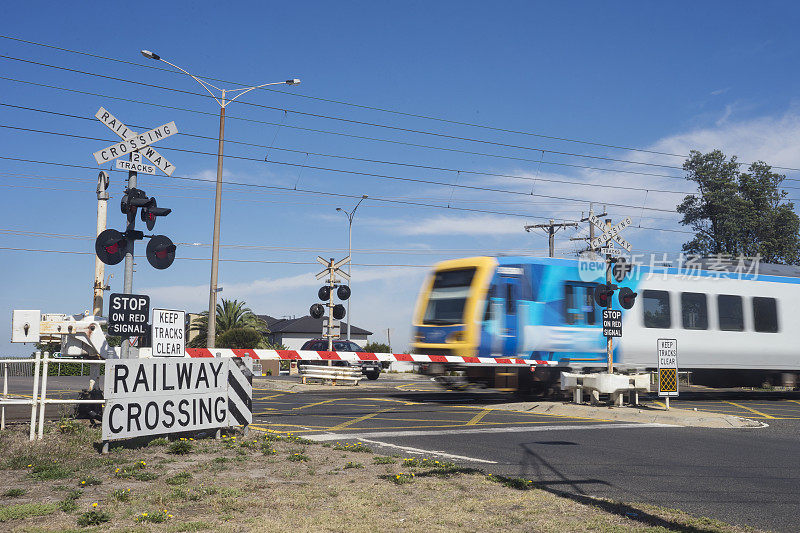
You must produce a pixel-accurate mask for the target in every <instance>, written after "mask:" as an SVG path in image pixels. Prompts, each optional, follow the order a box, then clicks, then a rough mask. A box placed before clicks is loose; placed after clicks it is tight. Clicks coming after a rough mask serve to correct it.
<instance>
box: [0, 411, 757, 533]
mask: <svg viewBox="0 0 800 533" xmlns="http://www.w3.org/2000/svg"><path fill="white" fill-rule="evenodd" d="M26 430H27V428H26V427H23V426H19V427H16V428H15V427H12V428H10V429H7V430H6V431H4V432H3V433H2V434H0V523H2V525H0V527H3V528H5V529H8V530H12V531H73V530H74V531H93V530H97V531H100V530H102V531H151V530H155V531H175V532H177V531H212V530H213V531H347V532H350V531H356V532H359V531H364V532H372V531H425V532H431V531H486V530H490V529H494V530H500V531H553V532H556V531H558V532H561V531H631V530H634V531H744V530H743V529H741V528H737V527H734V526H730V525H727V524H723V523H721V522H718V521H715V520H710V519H706V518H701V517H692V516H689V515H687V514H685V513H683V512H680V511H677V510H671V509H663V508H657V507H653V506H648V505H636V504H621V503H615V502H610V501H606V500H601V499H594V498H590V497H576V496H569V495H563V494H560V493H558V492H556V491H553V490H551V489H548V488H546V487H538V486H537V485H536V483H535V480H527V479H512V478H505V477H501V476H494V475H491V474H490V473H486V472H481V471H477V470H472V469H466V468H462V467H459V466H458V465H455V464H452V463H446V462H440V461H437V460H436V458H433V457H431V458H425V457H419V456H415V457H401V456H381V455H378V454H376V453H374V452H373V451H372V450H370V449H369V448H368V447H366V446H363V445H352V444H351V445H345V444H344V443H342V444H337V443H326V444H316V443H312V442H310V441H306V440H304V439H302V438H299V437H296V436H293V435H291V434H288V435H287V434H279V433H272V432H268V433H264V432H254V431H251V432H250V434H249V435H248V436H243V435H242V434H241V433H238V434H236V433H233V434H230V433H229V434H228V435H227V436H225V437H224V438H223V439H221V440H215V439H213V438H200V437H199V436H197V435H193V436H183V437H182V438H181V437H174V438H172V439H171V440H167V439H165V438H159V439H154V440H149V441H146V440H139V441H133V442H128V443H126V444H124V445H123V444H118V445H116V446H113V447H112V448H111V452H110V453H109V454H108V455H101V454H100V453H99V450H100V445H99V438H100V434H99V430H98V429H93V428H90V427H88V426H87V425H85V424H84V423H82V422H76V421H71V420H62V421H61V422H57V423H52V424H49V425H48V427H47V433H46V435H45V438H44V440H43V441H41V442H36V443H33V444H31V443H29V442H28V441H27V431H26Z"/></svg>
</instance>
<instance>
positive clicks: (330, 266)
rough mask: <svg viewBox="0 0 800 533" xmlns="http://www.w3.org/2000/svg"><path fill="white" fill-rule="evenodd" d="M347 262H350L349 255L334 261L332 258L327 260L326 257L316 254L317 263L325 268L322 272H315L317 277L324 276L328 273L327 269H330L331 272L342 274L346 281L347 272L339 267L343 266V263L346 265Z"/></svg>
mask: <svg viewBox="0 0 800 533" xmlns="http://www.w3.org/2000/svg"><path fill="white" fill-rule="evenodd" d="M349 262H350V256H349V255H348V256H347V257H345V258H344V259H340V260H339V261H336V262H334V261H333V259H331V260H330V261H328V260H327V259H324V258H322V257H320V256H317V263H319V264H321V265H324V266H325V270H323V271H322V272H320V273H319V274H317V279H322V278H324V277H325V276H327V275H328V273H329V271H331V270H332V271H333V272H332V273H333V274H338V275H339V276H342V277H343V278H344V279H346V280H347V281H350V276H349V275H348V274H347V272H345V271H344V270H342V269H341V268H339V267H343V266H344V265H346V264H347V263H349Z"/></svg>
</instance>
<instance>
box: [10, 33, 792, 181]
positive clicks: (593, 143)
mask: <svg viewBox="0 0 800 533" xmlns="http://www.w3.org/2000/svg"><path fill="white" fill-rule="evenodd" d="M0 38H4V39H9V40H13V41H17V42H22V43H26V44H30V45H35V46H40V47H45V48H50V49H54V50H59V51H62V52H69V53H73V54H79V55H84V56H88V57H94V58H97V59H103V60H106V61H114V62H117V63H123V64H127V65H133V66H136V67H139V68H147V69H151V70H158V71H161V72H167V73H170V74H173V75H182V74H181V73H179V72H177V71H175V70H174V69H167V68H163V67H159V66H156V65H152V64H149V63H140V62H133V61H126V60H124V59H119V58H113V57H107V56H102V55H98V54H92V53H89V52H85V51H81V50H74V49H70V48H64V47H60V46H54V45H49V44H45V43H40V42H36V41H30V40H26V39H20V38H17V37H11V36H8V35H0ZM202 77H203V78H205V79H209V80H212V81H219V82H222V83H228V84H232V85H236V86H241V87H244V86H249V85H252V84H249V83H241V82H232V81H229V80H224V79H221V78H214V77H211V76H202ZM259 89H261V90H264V91H269V92H274V93H279V94H282V95H286V96H291V97H294V98H303V99H308V100H316V101H320V102H328V103H334V104H338V105H344V106H349V107H356V108H359V109H366V110H370V111H380V112H383V113H390V114H394V115H399V116H405V117H410V118H421V119H425V120H432V121H436V122H442V123H446V124H454V125H459V126H469V127H474V128H481V129H486V130H491V131H498V132H503V133H513V134H519V135H526V136H531V137H539V138H543V139H550V140H556V141H563V142H570V143H578V144H585V145H590V146H598V147H603V148H612V149H618V150H627V151H631V152H640V153H648V154H654V155H663V156H668V157H680V158H682V159H686V158H687V157H689V155H688V154H674V153H670V152H662V151H658V150H648V149H645V148H633V147H630V146H621V145H617V144H608V143H601V142H597V141H588V140H585V139H574V138H569V137H561V136H554V135H546V134H542V133H535V132H530V131H522V130H514V129H508V128H500V127H496V126H489V125H487V124H478V123H474V122H465V121H458V120H451V119H446V118H443V117H434V116H430V115H423V114H419V113H409V112H404V111H398V110H396V109H386V108H382V107H376V106H370V105H365V104H356V103H353V102H345V101H342V100H336V99H332V98H322V97H318V96H311V95H306V94H302V93H298V92H286V91H281V90H278V89H274V88H270V87H259ZM740 164H749V163H740ZM772 168H776V169H781V170H798V169H795V168H791V167H779V166H773V167H772Z"/></svg>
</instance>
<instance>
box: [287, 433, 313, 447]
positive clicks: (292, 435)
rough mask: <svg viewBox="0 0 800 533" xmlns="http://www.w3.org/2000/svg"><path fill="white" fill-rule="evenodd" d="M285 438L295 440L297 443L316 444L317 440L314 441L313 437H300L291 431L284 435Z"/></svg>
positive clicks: (290, 440)
mask: <svg viewBox="0 0 800 533" xmlns="http://www.w3.org/2000/svg"><path fill="white" fill-rule="evenodd" d="M284 440H286V441H289V442H294V443H295V444H316V441H313V440H311V439H304V438H303V437H300V436H298V435H295V434H293V433H289V434H288V435H286V436H285V437H284Z"/></svg>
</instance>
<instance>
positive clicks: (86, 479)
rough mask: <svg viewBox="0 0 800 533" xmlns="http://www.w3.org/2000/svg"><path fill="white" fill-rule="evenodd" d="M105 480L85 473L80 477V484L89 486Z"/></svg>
mask: <svg viewBox="0 0 800 533" xmlns="http://www.w3.org/2000/svg"><path fill="white" fill-rule="evenodd" d="M102 483H103V482H102V481H101V480H99V479H97V478H96V477H94V476H91V475H85V476H83V477H82V478H81V479H80V483H79V484H80V486H81V487H88V486H90V485H100V484H102Z"/></svg>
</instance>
